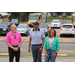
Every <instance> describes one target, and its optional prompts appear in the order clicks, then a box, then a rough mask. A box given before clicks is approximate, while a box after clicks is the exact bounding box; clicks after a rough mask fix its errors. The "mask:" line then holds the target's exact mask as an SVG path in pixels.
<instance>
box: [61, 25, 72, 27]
mask: <svg viewBox="0 0 75 75" xmlns="http://www.w3.org/2000/svg"><path fill="white" fill-rule="evenodd" d="M62 27H63V28H72V25H63V26H62Z"/></svg>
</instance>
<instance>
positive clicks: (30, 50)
mask: <svg viewBox="0 0 75 75" xmlns="http://www.w3.org/2000/svg"><path fill="white" fill-rule="evenodd" d="M30 46H31V38H29V49H28V52H30V51H31V50H30Z"/></svg>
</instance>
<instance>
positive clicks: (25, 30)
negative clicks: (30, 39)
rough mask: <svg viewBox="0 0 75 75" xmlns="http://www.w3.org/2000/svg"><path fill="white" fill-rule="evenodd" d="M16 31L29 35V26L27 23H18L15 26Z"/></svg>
mask: <svg viewBox="0 0 75 75" xmlns="http://www.w3.org/2000/svg"><path fill="white" fill-rule="evenodd" d="M17 31H18V32H19V33H20V34H24V35H26V36H28V35H29V31H30V27H29V26H28V25H27V24H19V25H18V27H17Z"/></svg>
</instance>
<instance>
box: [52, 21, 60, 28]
mask: <svg viewBox="0 0 75 75" xmlns="http://www.w3.org/2000/svg"><path fill="white" fill-rule="evenodd" d="M60 23H61V22H60V21H59V20H53V21H52V22H51V28H60Z"/></svg>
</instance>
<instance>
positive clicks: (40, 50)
mask: <svg viewBox="0 0 75 75" xmlns="http://www.w3.org/2000/svg"><path fill="white" fill-rule="evenodd" d="M44 42H45V38H42V46H41V48H40V49H39V52H40V53H41V52H42V47H43V46H44Z"/></svg>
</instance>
